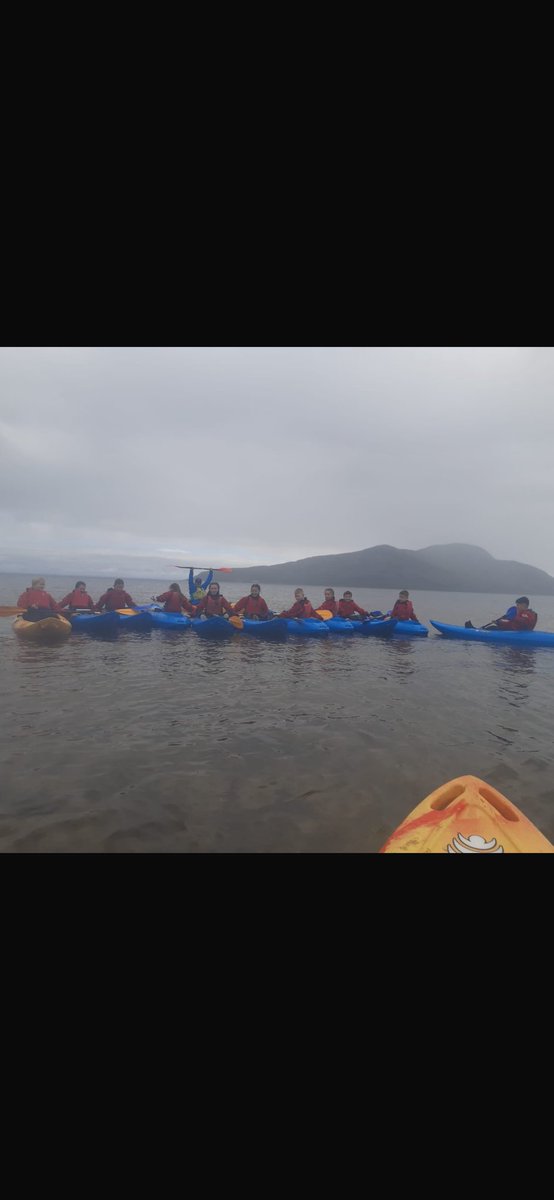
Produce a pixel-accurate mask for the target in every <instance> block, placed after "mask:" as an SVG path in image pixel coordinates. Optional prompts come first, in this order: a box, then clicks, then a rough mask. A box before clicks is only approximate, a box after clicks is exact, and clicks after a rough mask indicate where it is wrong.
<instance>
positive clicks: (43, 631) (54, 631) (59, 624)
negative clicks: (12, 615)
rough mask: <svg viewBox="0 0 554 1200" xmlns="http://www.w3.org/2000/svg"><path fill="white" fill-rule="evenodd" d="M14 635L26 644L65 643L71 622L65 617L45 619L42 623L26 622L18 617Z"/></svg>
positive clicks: (14, 624) (15, 622) (14, 626)
mask: <svg viewBox="0 0 554 1200" xmlns="http://www.w3.org/2000/svg"><path fill="white" fill-rule="evenodd" d="M13 630H14V633H17V635H18V637H22V638H25V639H26V641H28V642H65V640H66V638H68V637H69V635H70V633H71V622H70V621H66V619H65V617H45V618H44V620H43V621H26V620H25V618H24V617H18V618H17V620H16V621H14V623H13Z"/></svg>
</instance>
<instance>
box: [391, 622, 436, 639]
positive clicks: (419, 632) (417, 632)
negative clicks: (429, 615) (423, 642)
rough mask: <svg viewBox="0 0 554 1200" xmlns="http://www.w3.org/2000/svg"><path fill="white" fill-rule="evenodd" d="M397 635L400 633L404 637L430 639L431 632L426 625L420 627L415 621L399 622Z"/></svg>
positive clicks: (396, 629)
mask: <svg viewBox="0 0 554 1200" xmlns="http://www.w3.org/2000/svg"><path fill="white" fill-rule="evenodd" d="M394 632H395V634H396V633H399V634H401V636H402V637H428V636H429V630H428V628H427V626H426V625H419V624H417V623H416V622H415V621H397V622H396V628H395V630H394Z"/></svg>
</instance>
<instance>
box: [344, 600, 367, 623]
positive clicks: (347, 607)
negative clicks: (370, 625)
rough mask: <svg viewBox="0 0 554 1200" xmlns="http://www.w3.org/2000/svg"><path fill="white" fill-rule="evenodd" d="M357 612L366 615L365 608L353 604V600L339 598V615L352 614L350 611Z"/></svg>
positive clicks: (348, 615) (346, 615) (362, 615)
mask: <svg viewBox="0 0 554 1200" xmlns="http://www.w3.org/2000/svg"><path fill="white" fill-rule="evenodd" d="M355 612H357V613H359V614H360V616H361V617H367V615H368V614H367V613H366V610H365V608H360V606H359V604H354V601H353V600H339V617H346V618H347V619H348V617H351V616H352V613H355Z"/></svg>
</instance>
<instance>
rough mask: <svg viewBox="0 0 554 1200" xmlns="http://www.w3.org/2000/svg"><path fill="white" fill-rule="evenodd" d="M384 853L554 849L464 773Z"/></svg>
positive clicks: (425, 804)
mask: <svg viewBox="0 0 554 1200" xmlns="http://www.w3.org/2000/svg"><path fill="white" fill-rule="evenodd" d="M380 853H381V854H553V853H554V846H553V845H552V843H551V842H549V841H548V838H545V837H544V835H543V834H542V833H540V831H539V830H538V829H537V828H536V826H535V825H533V823H532V822H531V821H529V820H528V818H527V817H526V816H525V815H524V814H523V813H522V812H521V811H520V809H519V808H516V805H515V804H512V802H511V800H508V799H507V798H506V796H503V795H502V792H497V790H496V788H493V787H491V785H490V783H485V782H484V781H483V780H482V779H477V778H476V776H475V775H460V776H459V778H458V779H451V780H450V783H443V785H442V787H440V788H437V790H436V791H435V792H431V794H430V795H429V796H426V798H425V800H422V801H421V804H418V805H417V808H414V809H413V810H412V812H411V813H410V814H409V815H408V816H407V817H406V820H405V821H403V822H402V824H401V825H399V826H398V829H395V831H394V833H392V834H391V836H390V837H389V838H388V840H387V841H386V842H385V845H384V846H383V847H382V849H381V851H380Z"/></svg>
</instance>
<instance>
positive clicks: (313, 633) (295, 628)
mask: <svg viewBox="0 0 554 1200" xmlns="http://www.w3.org/2000/svg"><path fill="white" fill-rule="evenodd" d="M281 620H282V621H283V624H284V625H286V627H287V629H288V632H289V633H292V634H294V635H295V636H296V637H329V630H328V628H327V625H328V622H327V621H318V620H317V617H282V618H281Z"/></svg>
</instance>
